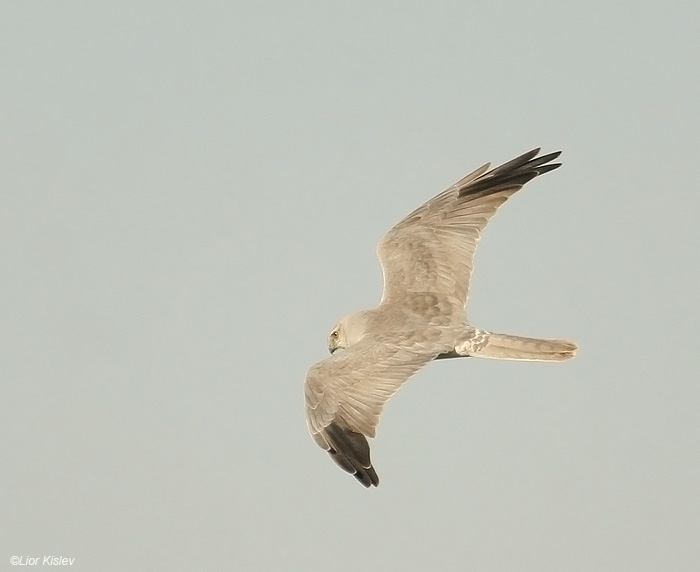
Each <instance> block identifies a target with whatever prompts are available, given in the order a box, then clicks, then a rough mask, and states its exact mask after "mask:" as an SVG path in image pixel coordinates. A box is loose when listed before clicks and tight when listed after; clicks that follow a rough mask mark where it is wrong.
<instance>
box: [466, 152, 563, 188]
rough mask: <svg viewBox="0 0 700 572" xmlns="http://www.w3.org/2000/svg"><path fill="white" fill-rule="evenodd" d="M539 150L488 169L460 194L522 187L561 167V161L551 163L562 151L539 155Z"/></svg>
mask: <svg viewBox="0 0 700 572" xmlns="http://www.w3.org/2000/svg"><path fill="white" fill-rule="evenodd" d="M539 152H540V149H539V147H538V148H537V149H533V150H532V151H528V152H527V153H523V154H522V155H520V156H519V157H516V158H515V159H511V160H510V161H508V162H506V163H503V165H499V166H498V167H495V168H493V169H491V170H490V171H487V172H486V173H484V174H483V175H481V176H480V177H478V178H477V179H474V180H473V181H471V182H470V183H468V184H467V185H465V187H464V188H463V189H460V192H459V195H460V196H467V195H470V196H471V195H482V194H484V195H487V194H491V193H496V192H498V191H500V190H503V189H505V188H508V187H510V188H512V187H521V186H523V185H524V184H525V183H527V182H528V181H531V180H532V179H534V178H535V177H537V176H538V175H543V174H544V173H548V172H549V171H553V170H554V169H556V168H558V167H561V163H551V161H553V160H555V159H556V158H557V157H559V155H561V151H555V152H553V153H547V154H546V155H541V156H539V157H538V156H537V155H538V153H539Z"/></svg>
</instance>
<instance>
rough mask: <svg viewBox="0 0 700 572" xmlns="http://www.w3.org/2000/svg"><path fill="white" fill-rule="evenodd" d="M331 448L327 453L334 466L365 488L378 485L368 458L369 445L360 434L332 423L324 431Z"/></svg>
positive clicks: (377, 478)
mask: <svg viewBox="0 0 700 572" xmlns="http://www.w3.org/2000/svg"><path fill="white" fill-rule="evenodd" d="M324 436H325V438H326V440H327V441H328V443H329V444H330V446H331V448H330V449H329V451H328V453H329V454H330V456H331V459H333V460H334V461H335V462H336V464H337V465H338V466H339V467H340V468H341V469H343V470H344V471H347V472H348V473H350V474H351V475H353V476H354V477H355V478H356V479H357V480H358V481H360V483H362V484H363V485H364V486H365V487H367V488H369V487H372V486H374V487H376V486H378V485H379V477H378V476H377V472H376V471H375V470H374V467H373V466H372V462H371V461H370V457H369V443H368V442H367V437H365V436H364V435H363V434H362V433H358V432H357V431H353V430H351V429H350V428H349V427H347V426H345V425H344V424H341V423H338V422H335V421H334V422H332V423H331V424H330V425H329V426H328V427H326V429H325V431H324Z"/></svg>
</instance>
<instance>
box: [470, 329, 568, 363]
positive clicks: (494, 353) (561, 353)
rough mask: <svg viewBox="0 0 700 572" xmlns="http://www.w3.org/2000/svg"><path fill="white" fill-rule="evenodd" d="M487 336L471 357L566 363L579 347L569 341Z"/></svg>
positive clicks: (474, 349) (474, 347)
mask: <svg viewBox="0 0 700 572" xmlns="http://www.w3.org/2000/svg"><path fill="white" fill-rule="evenodd" d="M483 333H484V334H486V335H485V336H484V337H483V338H482V339H481V340H480V342H481V343H477V344H475V345H474V346H473V347H472V348H471V351H470V352H469V355H471V356H474V357H484V358H493V359H512V360H525V361H565V360H568V359H571V358H572V357H574V356H575V355H576V350H578V346H577V345H576V344H575V343H573V342H569V341H567V340H548V339H537V338H523V337H521V336H511V335H509V334H496V333H493V332H483Z"/></svg>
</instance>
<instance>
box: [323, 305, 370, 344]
mask: <svg viewBox="0 0 700 572" xmlns="http://www.w3.org/2000/svg"><path fill="white" fill-rule="evenodd" d="M369 318H370V312H369V311H362V312H356V313H355V314H351V315H350V316H346V317H345V318H343V319H342V320H340V322H338V323H337V324H336V325H335V326H334V327H333V329H332V330H331V333H330V334H329V335H328V351H329V352H331V354H332V353H333V352H335V351H336V350H339V349H340V350H344V349H347V348H349V347H350V346H352V345H354V344H356V343H357V342H359V341H360V340H362V338H363V337H364V335H365V330H366V328H367V323H368V321H369Z"/></svg>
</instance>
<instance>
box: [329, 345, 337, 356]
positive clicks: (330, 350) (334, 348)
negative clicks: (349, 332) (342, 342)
mask: <svg viewBox="0 0 700 572" xmlns="http://www.w3.org/2000/svg"><path fill="white" fill-rule="evenodd" d="M337 349H338V346H328V351H329V352H331V355H333V353H334V352H335V351H336V350H337Z"/></svg>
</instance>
